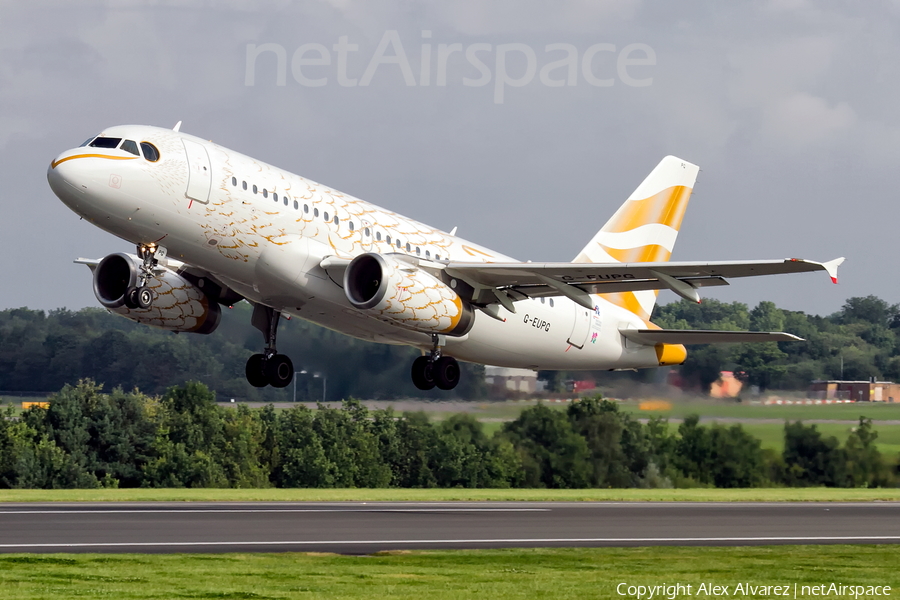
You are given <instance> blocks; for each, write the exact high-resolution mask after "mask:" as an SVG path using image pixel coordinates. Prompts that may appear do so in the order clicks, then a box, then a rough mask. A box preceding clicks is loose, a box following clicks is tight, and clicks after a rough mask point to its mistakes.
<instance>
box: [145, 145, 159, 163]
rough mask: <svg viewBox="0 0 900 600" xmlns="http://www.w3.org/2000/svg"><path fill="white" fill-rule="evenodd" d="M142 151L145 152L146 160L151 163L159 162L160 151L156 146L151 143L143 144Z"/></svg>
mask: <svg viewBox="0 0 900 600" xmlns="http://www.w3.org/2000/svg"><path fill="white" fill-rule="evenodd" d="M141 150H143V151H144V158H146V159H147V160H149V161H150V162H156V161H158V160H159V150H157V149H156V146H154V145H153V144H151V143H150V142H141Z"/></svg>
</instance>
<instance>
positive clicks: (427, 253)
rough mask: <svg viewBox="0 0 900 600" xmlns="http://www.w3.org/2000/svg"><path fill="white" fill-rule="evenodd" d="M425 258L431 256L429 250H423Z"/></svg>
mask: <svg viewBox="0 0 900 600" xmlns="http://www.w3.org/2000/svg"><path fill="white" fill-rule="evenodd" d="M425 258H431V250H426V251H425Z"/></svg>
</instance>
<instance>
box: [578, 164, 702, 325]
mask: <svg viewBox="0 0 900 600" xmlns="http://www.w3.org/2000/svg"><path fill="white" fill-rule="evenodd" d="M699 171H700V168H699V167H698V166H697V165H694V164H691V163H689V162H687V161H685V160H682V159H680V158H676V157H674V156H667V157H665V158H664V159H662V161H661V162H660V163H659V164H658V165H657V166H656V168H655V169H653V171H652V172H651V173H650V174H649V175H648V176H647V178H646V179H644V181H643V183H641V185H639V186H638V187H637V189H636V190H634V192H633V193H632V194H631V196H630V197H629V198H628V200H626V201H625V203H624V204H623V205H622V206H621V207H619V210H617V211H616V213H615V214H614V215H613V216H612V218H610V220H609V221H607V222H606V225H604V226H603V228H602V229H600V231H598V232H597V235H595V236H594V238H593V239H592V240H591V241H590V242H589V243H588V245H587V246H585V247H584V249H583V250H582V251H581V252H579V253H578V256H577V257H575V260H574V261H573V262H577V263H578V262H582V263H586V262H592V263H636V262H666V261H668V260H669V257H670V256H671V255H672V250H673V248H674V247H675V239H676V238H677V237H678V230H679V229H680V228H681V220H682V219H683V218H684V211H685V210H686V209H687V205H688V200H689V199H690V197H691V192H692V191H693V189H694V182H695V181H696V180H697V173H698V172H699ZM657 293H658V292H656V291H646V292H626V293H620V294H604V295H603V298H604V299H606V300H608V301H610V302H613V303H614V304H617V305H619V306H622V307H623V308H627V309H628V310H630V311H632V312H634V313H635V314H637V315H638V316H640V317H641V318H643V319H649V318H650V312H651V311H652V310H653V305H654V304H656V296H657Z"/></svg>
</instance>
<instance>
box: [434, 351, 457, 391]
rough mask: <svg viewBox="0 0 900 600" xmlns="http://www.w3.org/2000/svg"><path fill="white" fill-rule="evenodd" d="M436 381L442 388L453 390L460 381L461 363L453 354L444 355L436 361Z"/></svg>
mask: <svg viewBox="0 0 900 600" xmlns="http://www.w3.org/2000/svg"><path fill="white" fill-rule="evenodd" d="M434 382H435V383H436V384H437V386H438V388H440V389H442V390H452V389H453V388H455V387H456V385H457V384H458V383H459V363H458V362H456V359H455V358H453V357H452V356H442V357H440V358H439V359H437V360H436V361H435V363H434Z"/></svg>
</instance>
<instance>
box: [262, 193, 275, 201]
mask: <svg viewBox="0 0 900 600" xmlns="http://www.w3.org/2000/svg"><path fill="white" fill-rule="evenodd" d="M268 197H269V190H263V198H268ZM275 202H278V198H275Z"/></svg>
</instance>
